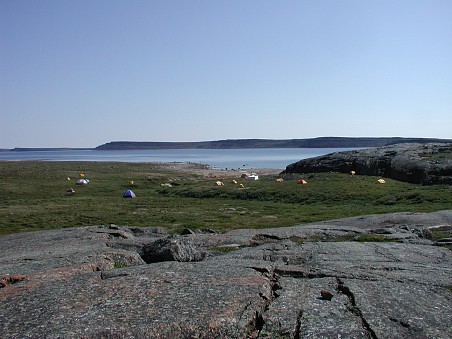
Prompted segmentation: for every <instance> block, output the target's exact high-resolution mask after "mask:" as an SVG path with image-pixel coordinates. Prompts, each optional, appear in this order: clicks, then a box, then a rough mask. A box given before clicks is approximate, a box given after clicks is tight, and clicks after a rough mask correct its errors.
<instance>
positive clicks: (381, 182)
mask: <svg viewBox="0 0 452 339" xmlns="http://www.w3.org/2000/svg"><path fill="white" fill-rule="evenodd" d="M377 181H378V183H379V184H386V181H385V180H384V179H378V180H377Z"/></svg>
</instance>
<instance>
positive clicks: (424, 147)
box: [283, 143, 452, 185]
mask: <svg viewBox="0 0 452 339" xmlns="http://www.w3.org/2000/svg"><path fill="white" fill-rule="evenodd" d="M330 171H331V172H342V173H350V172H351V171H355V172H356V174H361V175H373V176H382V177H387V178H392V179H395V180H400V181H406V182H411V183H417V184H425V185H432V184H452V144H433V143H431V144H397V145H391V146H385V147H378V148H371V149H365V150H356V151H349V152H337V153H332V154H328V155H325V156H320V157H315V158H309V159H303V160H300V161H298V162H296V163H293V164H290V165H288V166H287V167H286V170H285V171H284V172H283V174H284V173H315V172H330Z"/></svg>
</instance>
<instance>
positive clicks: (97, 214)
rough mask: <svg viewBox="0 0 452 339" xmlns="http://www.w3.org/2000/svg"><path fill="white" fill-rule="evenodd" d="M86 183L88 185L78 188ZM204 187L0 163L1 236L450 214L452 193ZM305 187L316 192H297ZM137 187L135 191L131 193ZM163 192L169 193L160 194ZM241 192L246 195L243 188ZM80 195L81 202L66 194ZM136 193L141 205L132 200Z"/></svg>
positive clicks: (321, 186) (366, 181)
mask: <svg viewBox="0 0 452 339" xmlns="http://www.w3.org/2000/svg"><path fill="white" fill-rule="evenodd" d="M81 174H83V175H84V178H86V179H89V180H90V183H89V184H88V185H85V186H78V185H75V181H76V180H77V179H78V178H80V177H81ZM238 176H239V173H238V172H237V178H235V180H236V181H237V183H232V178H228V179H221V180H222V182H223V183H224V185H222V186H217V185H216V184H215V182H216V181H217V180H219V178H206V177H205V176H202V175H200V174H197V173H196V172H193V171H181V170H178V171H176V170H170V169H168V168H167V167H165V168H162V167H161V166H159V165H158V164H149V163H133V164H132V163H109V162H42V161H3V162H0V234H8V233H14V232H23V231H35V230H43V229H52V228H62V227H73V226H88V225H99V224H118V225H129V226H162V227H165V228H167V229H169V230H170V231H171V232H180V231H181V230H183V229H184V228H191V229H207V228H209V229H214V230H218V231H225V230H230V229H234V228H265V227H283V226H292V225H296V224H300V223H305V222H313V221H319V220H327V219H335V218H343V217H350V216H356V215H363V214H372V213H387V212H398V211H408V212H410V211H411V212H432V211H437V210H442V209H450V206H452V194H451V193H452V189H451V188H450V187H449V186H419V185H414V184H409V183H404V182H398V181H394V180H390V179H385V180H386V184H378V183H377V179H378V178H377V177H368V176H350V175H346V174H339V173H318V174H310V175H309V174H308V175H305V176H302V175H291V176H287V177H285V178H284V179H285V180H284V182H276V181H275V179H276V177H275V176H271V175H269V176H264V177H262V176H261V177H260V180H257V181H246V180H245V179H240V178H238ZM301 177H303V178H304V179H305V180H306V181H307V182H308V183H307V184H306V185H301V184H298V183H297V182H298V180H299V179H300V178H301ZM132 181H133V183H132ZM162 184H163V185H164V186H162ZM240 184H243V186H244V187H240ZM69 187H72V188H74V190H75V193H68V192H66V190H67V189H68V188H69ZM128 188H130V189H132V190H133V191H134V192H135V194H136V195H137V198H136V199H124V198H123V197H122V193H123V192H124V191H125V190H126V189H128Z"/></svg>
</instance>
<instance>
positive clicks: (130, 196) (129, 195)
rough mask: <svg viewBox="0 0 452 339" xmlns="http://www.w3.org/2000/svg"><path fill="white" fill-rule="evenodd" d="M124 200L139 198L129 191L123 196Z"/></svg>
mask: <svg viewBox="0 0 452 339" xmlns="http://www.w3.org/2000/svg"><path fill="white" fill-rule="evenodd" d="M122 197H123V198H136V197H137V196H136V195H135V193H133V192H132V191H131V190H127V191H125V192H124V194H123V195H122Z"/></svg>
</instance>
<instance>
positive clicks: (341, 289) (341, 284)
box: [336, 278, 378, 339]
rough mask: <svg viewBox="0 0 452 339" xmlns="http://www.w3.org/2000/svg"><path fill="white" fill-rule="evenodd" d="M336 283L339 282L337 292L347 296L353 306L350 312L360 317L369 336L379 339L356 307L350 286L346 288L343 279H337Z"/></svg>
mask: <svg viewBox="0 0 452 339" xmlns="http://www.w3.org/2000/svg"><path fill="white" fill-rule="evenodd" d="M336 281H337V288H336V289H337V291H338V292H340V293H342V294H344V295H346V296H347V298H348V300H349V301H350V304H351V305H352V306H351V307H350V308H349V310H350V312H352V313H353V314H354V315H356V316H358V317H359V318H360V319H361V323H362V325H363V328H364V329H365V330H366V332H367V333H368V334H369V336H370V337H371V338H372V339H378V337H377V335H376V334H375V331H374V330H373V329H372V328H371V327H370V324H369V323H368V322H367V320H366V318H364V315H363V313H362V312H361V310H360V309H359V307H358V306H357V305H356V299H355V295H354V294H353V292H352V291H351V290H350V288H348V286H346V285H345V284H344V282H343V281H342V280H341V279H339V278H336Z"/></svg>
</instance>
